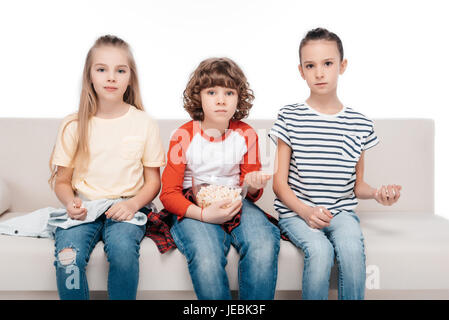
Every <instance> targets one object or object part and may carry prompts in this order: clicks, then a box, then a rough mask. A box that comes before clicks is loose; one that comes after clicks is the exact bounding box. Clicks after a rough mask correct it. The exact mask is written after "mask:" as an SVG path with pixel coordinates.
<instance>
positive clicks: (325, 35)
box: [299, 28, 343, 63]
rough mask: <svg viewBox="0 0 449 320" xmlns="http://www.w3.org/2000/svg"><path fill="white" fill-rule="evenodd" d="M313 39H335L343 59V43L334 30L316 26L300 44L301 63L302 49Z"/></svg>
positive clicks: (341, 59)
mask: <svg viewBox="0 0 449 320" xmlns="http://www.w3.org/2000/svg"><path fill="white" fill-rule="evenodd" d="M311 40H327V41H335V42H336V44H337V48H338V52H339V53H340V61H343V44H342V42H341V40H340V38H339V37H338V36H337V35H336V34H335V33H333V32H330V31H329V30H327V29H324V28H315V29H312V30H310V31H309V32H307V34H306V36H305V37H304V38H303V39H302V40H301V43H300V44H299V62H300V63H301V49H302V47H304V46H305V45H306V44H307V42H309V41H311Z"/></svg>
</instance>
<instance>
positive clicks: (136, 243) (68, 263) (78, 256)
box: [54, 214, 145, 300]
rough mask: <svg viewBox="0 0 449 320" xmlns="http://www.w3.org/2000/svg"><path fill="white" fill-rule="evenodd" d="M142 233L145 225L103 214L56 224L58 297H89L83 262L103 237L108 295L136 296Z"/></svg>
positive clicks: (117, 297) (117, 296)
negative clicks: (91, 219) (84, 220)
mask: <svg viewBox="0 0 449 320" xmlns="http://www.w3.org/2000/svg"><path fill="white" fill-rule="evenodd" d="M144 235H145V225H143V226H137V225H134V224H131V223H127V222H118V221H113V220H111V219H107V218H106V216H105V215H104V214H103V215H101V216H100V217H99V218H98V219H97V220H95V221H94V222H90V223H85V224H81V225H78V226H76V227H72V228H69V229H62V228H57V229H56V232H55V257H56V260H55V263H54V265H55V267H56V282H57V286H58V293H59V297H60V298H61V299H63V300H87V299H89V287H88V284H87V278H86V266H87V263H88V261H89V257H90V254H91V253H92V250H93V249H94V247H95V245H96V244H97V242H98V241H100V240H103V242H104V251H105V252H106V255H107V257H108V261H109V274H108V294H109V299H113V300H121V299H127V300H132V299H136V295H137V284H138V281H139V256H140V254H139V251H140V242H141V241H142V238H143V237H144ZM64 249H72V250H64ZM62 250H64V252H62V253H61V251H62Z"/></svg>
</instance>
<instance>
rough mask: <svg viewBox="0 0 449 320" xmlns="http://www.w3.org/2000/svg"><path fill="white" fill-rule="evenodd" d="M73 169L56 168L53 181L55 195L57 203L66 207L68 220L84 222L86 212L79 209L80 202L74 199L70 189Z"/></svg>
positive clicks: (83, 209)
mask: <svg viewBox="0 0 449 320" xmlns="http://www.w3.org/2000/svg"><path fill="white" fill-rule="evenodd" d="M72 176H73V168H67V167H61V166H58V169H57V172H56V179H55V194H56V197H58V199H59V201H61V203H62V204H63V205H64V206H65V207H66V209H67V214H68V215H69V217H70V218H72V219H76V220H84V219H85V218H86V215H87V210H86V209H85V208H81V206H82V201H81V199H80V198H77V197H75V193H74V192H73V189H72Z"/></svg>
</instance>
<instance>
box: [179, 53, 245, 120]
mask: <svg viewBox="0 0 449 320" xmlns="http://www.w3.org/2000/svg"><path fill="white" fill-rule="evenodd" d="M215 86H219V87H225V88H231V89H235V90H237V92H238V97H239V100H238V104H237V109H236V111H235V113H234V116H233V117H232V120H241V119H244V118H246V117H247V116H248V114H249V109H251V107H252V106H253V104H252V101H253V100H254V94H253V91H252V90H251V89H250V88H249V84H248V82H247V80H246V77H245V74H244V73H243V71H242V70H241V69H240V67H239V66H238V65H237V64H236V63H235V62H234V61H232V60H231V59H229V58H209V59H206V60H204V61H202V62H201V63H200V64H199V66H198V67H197V68H196V70H195V71H194V72H193V73H192V75H191V76H190V80H189V82H188V83H187V87H186V89H185V90H184V109H186V111H187V112H188V113H189V114H190V117H191V118H192V119H193V120H200V121H202V120H204V112H203V108H202V107H201V96H200V92H201V90H203V89H206V88H212V87H215Z"/></svg>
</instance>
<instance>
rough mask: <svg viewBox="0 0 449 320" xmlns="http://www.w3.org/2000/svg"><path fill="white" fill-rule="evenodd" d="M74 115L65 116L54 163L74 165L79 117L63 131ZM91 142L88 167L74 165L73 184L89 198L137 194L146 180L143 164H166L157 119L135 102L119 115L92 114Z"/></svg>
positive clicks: (158, 165) (150, 165) (60, 129)
mask: <svg viewBox="0 0 449 320" xmlns="http://www.w3.org/2000/svg"><path fill="white" fill-rule="evenodd" d="M73 118H74V116H73V115H71V116H68V117H66V118H64V120H63V122H62V124H61V126H60V128H59V132H58V137H57V141H56V145H55V151H54V155H53V161H52V163H53V165H57V166H63V167H72V168H73V165H71V164H70V163H71V160H72V157H73V155H74V153H75V148H76V145H77V141H78V139H77V121H72V122H71V123H70V124H69V125H68V126H67V127H66V129H65V131H64V135H62V129H63V128H64V126H65V124H66V123H67V122H68V121H70V120H72V119H73ZM63 141H64V145H63V144H62V143H63ZM88 144H89V152H90V159H89V163H88V165H87V170H86V172H85V173H84V174H82V173H81V172H79V171H80V170H77V168H76V167H75V168H74V171H73V177H72V187H73V188H74V190H76V191H77V193H78V194H79V195H80V196H82V197H84V198H86V199H89V200H95V199H104V198H106V199H114V198H119V197H130V196H134V195H136V194H137V192H138V191H139V190H140V188H142V186H143V184H144V178H143V167H144V166H145V167H162V166H164V165H165V152H164V149H163V147H162V142H161V139H160V136H159V127H158V125H157V123H156V122H155V121H154V120H153V119H152V118H151V117H150V116H149V115H148V114H147V113H146V112H144V111H140V110H138V109H136V108H135V107H134V106H130V108H129V110H128V112H127V113H126V114H125V115H123V116H121V117H118V118H114V119H102V118H98V117H92V118H91V120H90V121H89V142H88Z"/></svg>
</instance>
